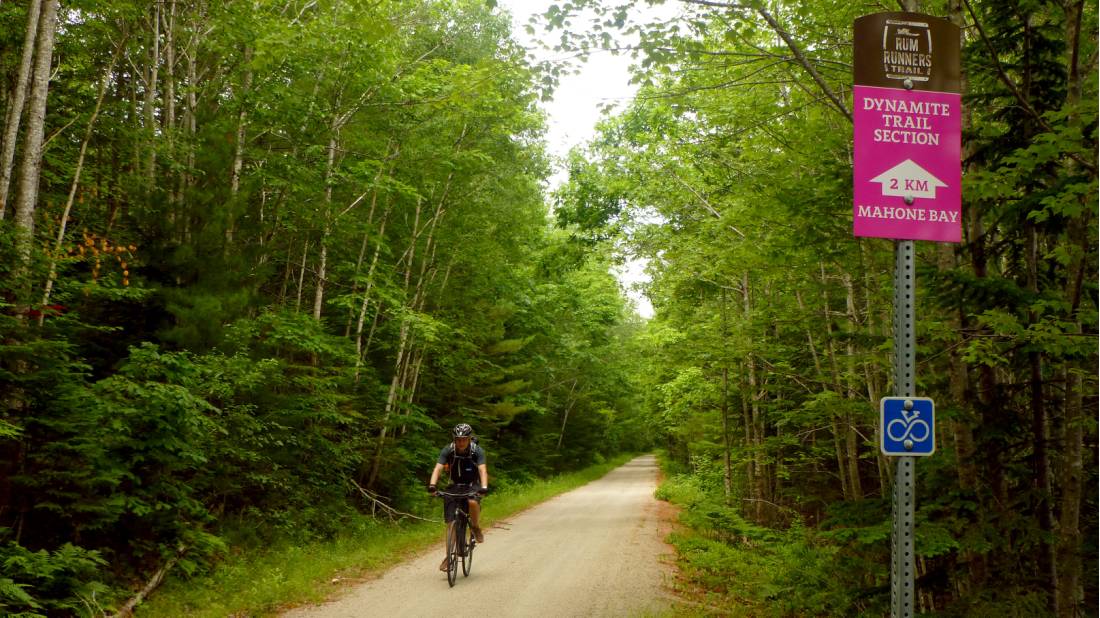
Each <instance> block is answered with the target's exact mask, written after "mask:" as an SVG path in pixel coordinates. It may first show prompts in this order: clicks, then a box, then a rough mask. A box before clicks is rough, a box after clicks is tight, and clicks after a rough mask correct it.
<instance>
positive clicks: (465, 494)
mask: <svg viewBox="0 0 1100 618" xmlns="http://www.w3.org/2000/svg"><path fill="white" fill-rule="evenodd" d="M434 495H435V496H436V497H437V498H476V497H477V495H478V493H477V490H476V489H471V490H470V491H467V492H462V493H451V492H449V491H443V490H437V491H436V492H435V494H434Z"/></svg>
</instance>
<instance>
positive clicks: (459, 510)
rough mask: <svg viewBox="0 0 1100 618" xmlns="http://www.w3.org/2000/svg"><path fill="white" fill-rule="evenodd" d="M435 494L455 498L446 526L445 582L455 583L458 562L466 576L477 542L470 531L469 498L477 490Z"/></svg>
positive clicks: (473, 496) (451, 584)
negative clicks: (451, 514) (450, 518)
mask: <svg viewBox="0 0 1100 618" xmlns="http://www.w3.org/2000/svg"><path fill="white" fill-rule="evenodd" d="M435 495H436V496H438V497H440V498H442V499H444V500H447V499H451V500H455V514H454V520H453V521H452V522H451V523H450V524H449V525H448V527H447V542H446V549H447V583H448V585H450V586H452V587H453V586H454V585H455V580H456V579H458V563H459V562H461V563H462V575H463V577H468V576H469V575H470V570H471V568H472V566H473V553H474V546H475V545H477V542H476V541H475V540H474V538H473V533H472V532H471V531H470V529H469V528H470V526H469V521H470V513H469V500H472V499H474V498H475V497H476V496H477V495H478V494H477V491H476V490H474V491H466V492H448V491H437V492H436V494H435Z"/></svg>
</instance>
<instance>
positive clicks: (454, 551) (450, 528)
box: [447, 522, 460, 587]
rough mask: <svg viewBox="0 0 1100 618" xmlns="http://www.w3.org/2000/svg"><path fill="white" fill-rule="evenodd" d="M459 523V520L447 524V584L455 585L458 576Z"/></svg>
mask: <svg viewBox="0 0 1100 618" xmlns="http://www.w3.org/2000/svg"><path fill="white" fill-rule="evenodd" d="M457 528H458V525H457V522H451V523H450V524H448V525H447V585H449V586H451V587H454V585H455V580H456V579H457V578H458V561H459V556H458V544H459V543H460V541H459V536H458V529H457Z"/></svg>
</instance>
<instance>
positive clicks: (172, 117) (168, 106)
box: [161, 0, 178, 212]
mask: <svg viewBox="0 0 1100 618" xmlns="http://www.w3.org/2000/svg"><path fill="white" fill-rule="evenodd" d="M168 7H169V8H168V14H167V15H164V14H163V13H162V14H161V25H162V26H164V123H163V133H164V137H165V140H166V142H167V153H168V160H169V161H172V162H175V158H176V149H175V143H176V41H175V33H176V32H175V31H176V1H175V0H170V1H169V2H168ZM165 184H166V186H167V190H168V204H169V205H170V208H169V212H171V211H173V210H175V205H176V203H177V201H178V196H177V194H176V191H175V190H174V189H173V188H172V187H171V186H168V185H167V183H165Z"/></svg>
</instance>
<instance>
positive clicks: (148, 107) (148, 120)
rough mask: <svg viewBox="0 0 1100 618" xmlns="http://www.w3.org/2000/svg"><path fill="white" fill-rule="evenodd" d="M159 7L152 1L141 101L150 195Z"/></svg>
mask: <svg viewBox="0 0 1100 618" xmlns="http://www.w3.org/2000/svg"><path fill="white" fill-rule="evenodd" d="M160 7H161V3H159V2H155V3H153V11H154V13H153V20H152V32H151V33H150V34H152V45H150V46H149V53H150V58H149V71H148V73H147V74H146V77H145V97H144V98H143V101H142V108H141V111H142V113H143V114H144V115H145V138H146V139H147V140H148V141H147V143H146V144H145V146H146V148H148V151H147V152H146V153H145V188H146V191H147V192H148V194H149V195H152V193H153V190H154V188H155V187H156V166H157V147H156V140H157V133H156V100H157V87H158V86H159V82H158V79H159V75H160Z"/></svg>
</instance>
